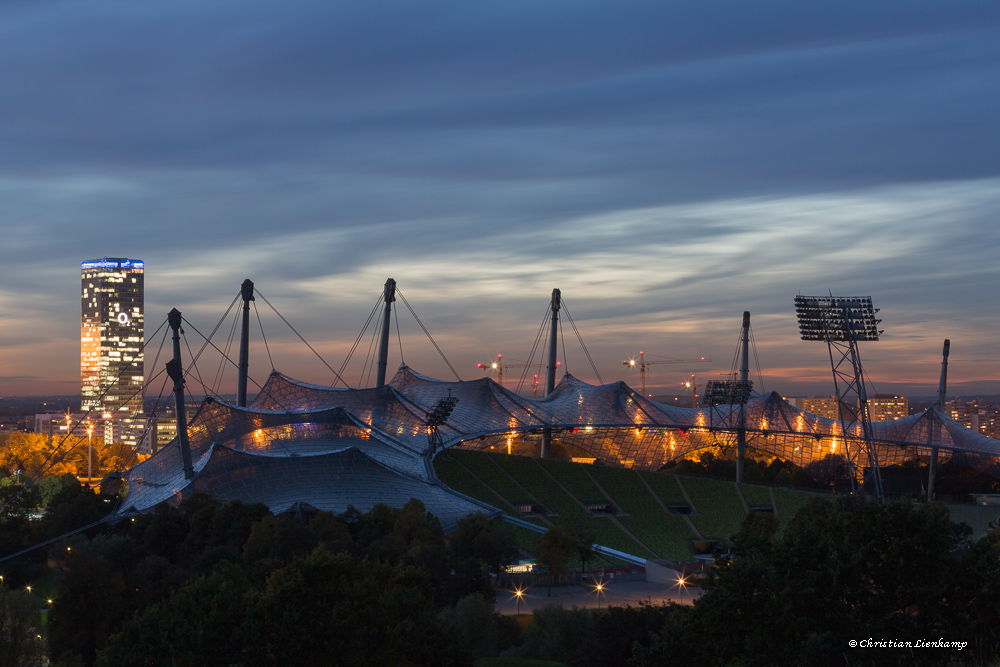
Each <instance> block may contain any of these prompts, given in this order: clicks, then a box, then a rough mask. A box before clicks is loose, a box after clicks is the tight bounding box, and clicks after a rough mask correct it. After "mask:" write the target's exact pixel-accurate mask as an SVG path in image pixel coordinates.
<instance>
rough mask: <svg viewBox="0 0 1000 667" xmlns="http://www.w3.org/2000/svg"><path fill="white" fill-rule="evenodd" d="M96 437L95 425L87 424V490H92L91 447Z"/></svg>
mask: <svg viewBox="0 0 1000 667" xmlns="http://www.w3.org/2000/svg"><path fill="white" fill-rule="evenodd" d="M93 435H94V425H93V424H89V423H88V424H87V489H90V446H91V442H92V440H93Z"/></svg>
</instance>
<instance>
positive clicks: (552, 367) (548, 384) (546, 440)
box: [541, 289, 562, 459]
mask: <svg viewBox="0 0 1000 667" xmlns="http://www.w3.org/2000/svg"><path fill="white" fill-rule="evenodd" d="M561 299H562V292H560V291H559V290H558V289H553V290H552V305H551V306H550V310H551V311H552V329H551V332H550V333H549V368H548V372H547V373H546V375H545V395H546V396H550V395H551V394H552V392H553V391H554V390H555V388H556V351H557V348H558V345H557V343H558V341H559V307H560V302H561ZM551 445H552V429H551V428H547V429H545V430H544V431H542V451H541V457H542V458H543V459H547V458H549V448H550V447H551Z"/></svg>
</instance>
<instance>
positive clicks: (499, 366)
mask: <svg viewBox="0 0 1000 667" xmlns="http://www.w3.org/2000/svg"><path fill="white" fill-rule="evenodd" d="M561 365H562V362H561V361H557V362H556V366H561ZM476 367H477V368H481V369H483V370H486V371H490V370H494V371H496V372H497V384H501V385H502V384H503V371H504V369H505V368H538V369H539V370H541V369H543V368H545V364H542V363H536V364H507V363H504V361H503V355H502V354H497V360H496V361H494V362H493V363H491V364H476ZM537 395H538V373H535V381H534V384H533V385H532V390H531V397H532V398H537Z"/></svg>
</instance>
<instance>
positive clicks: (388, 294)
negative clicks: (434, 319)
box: [375, 278, 396, 387]
mask: <svg viewBox="0 0 1000 667" xmlns="http://www.w3.org/2000/svg"><path fill="white" fill-rule="evenodd" d="M384 298H385V312H384V313H383V315H382V339H381V341H380V342H379V346H378V370H377V371H376V374H375V386H376V387H384V386H385V372H386V369H387V368H388V367H389V323H390V320H391V318H392V302H393V301H395V300H396V281H395V280H393V279H392V278H389V279H388V280H386V281H385V292H384Z"/></svg>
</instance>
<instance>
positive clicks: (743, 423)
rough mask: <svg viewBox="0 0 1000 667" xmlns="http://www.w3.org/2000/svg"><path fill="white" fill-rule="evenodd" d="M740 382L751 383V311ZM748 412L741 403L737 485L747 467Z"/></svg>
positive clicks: (747, 314) (745, 320)
mask: <svg viewBox="0 0 1000 667" xmlns="http://www.w3.org/2000/svg"><path fill="white" fill-rule="evenodd" d="M740 382H741V383H742V385H743V386H744V387H747V386H749V382H750V311H749V310H744V311H743V335H742V358H741V359H740ZM746 450H747V411H746V401H743V402H742V403H740V417H739V425H738V426H737V429H736V483H737V484H742V483H743V469H744V468H745V467H746V458H745V457H746Z"/></svg>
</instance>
